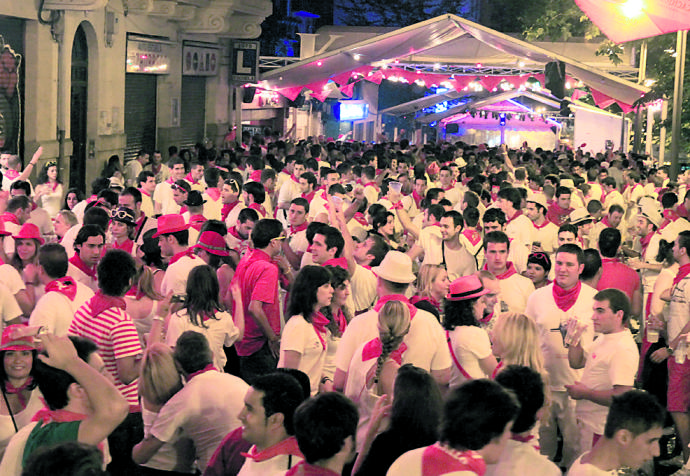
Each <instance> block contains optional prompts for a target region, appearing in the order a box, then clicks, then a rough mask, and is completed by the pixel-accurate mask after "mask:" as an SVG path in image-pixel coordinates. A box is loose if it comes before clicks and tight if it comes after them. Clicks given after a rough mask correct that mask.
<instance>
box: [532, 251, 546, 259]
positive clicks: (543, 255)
mask: <svg viewBox="0 0 690 476" xmlns="http://www.w3.org/2000/svg"><path fill="white" fill-rule="evenodd" d="M529 257H530V258H535V259H543V260H546V259H548V258H549V257H548V256H547V255H546V253H542V252H541V251H540V252H538V253H532V254H530V255H529Z"/></svg>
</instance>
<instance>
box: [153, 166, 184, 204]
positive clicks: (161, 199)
mask: <svg viewBox="0 0 690 476" xmlns="http://www.w3.org/2000/svg"><path fill="white" fill-rule="evenodd" d="M170 166H171V167H172V169H171V171H170V177H169V178H168V179H167V180H165V181H164V182H160V183H159V184H158V185H156V189H155V190H154V192H153V203H154V205H155V210H156V215H169V214H172V213H179V212H180V207H179V206H178V205H177V204H176V203H175V200H173V188H172V186H173V184H174V183H175V182H177V181H178V180H183V179H184V176H185V164H184V160H183V159H182V158H180V157H178V158H176V159H173V160H171V161H170Z"/></svg>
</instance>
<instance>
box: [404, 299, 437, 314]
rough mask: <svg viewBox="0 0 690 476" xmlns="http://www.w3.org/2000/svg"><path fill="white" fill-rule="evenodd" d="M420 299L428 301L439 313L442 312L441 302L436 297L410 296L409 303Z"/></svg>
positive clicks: (414, 302) (415, 302)
mask: <svg viewBox="0 0 690 476" xmlns="http://www.w3.org/2000/svg"><path fill="white" fill-rule="evenodd" d="M420 301H427V302H429V303H430V304H431V305H432V306H434V307H435V308H436V310H437V311H438V312H439V314H443V309H442V308H441V303H440V302H438V301H437V300H436V299H434V298H432V297H430V296H412V297H411V298H410V304H417V303H418V302H420ZM415 307H416V306H415Z"/></svg>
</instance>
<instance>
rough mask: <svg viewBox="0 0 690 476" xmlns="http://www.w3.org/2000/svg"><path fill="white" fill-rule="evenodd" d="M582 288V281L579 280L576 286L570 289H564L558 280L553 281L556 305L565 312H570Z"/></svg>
mask: <svg viewBox="0 0 690 476" xmlns="http://www.w3.org/2000/svg"><path fill="white" fill-rule="evenodd" d="M580 289H582V283H581V282H580V281H578V282H577V284H576V285H575V286H573V287H572V288H570V289H567V290H566V289H563V288H562V287H560V286H559V285H558V284H557V283H556V282H554V283H553V288H552V292H551V293H552V294H553V299H554V301H556V306H557V307H558V309H560V310H561V311H563V312H568V310H569V309H570V308H571V307H573V306H574V305H575V302H576V301H577V298H578V296H579V295H580Z"/></svg>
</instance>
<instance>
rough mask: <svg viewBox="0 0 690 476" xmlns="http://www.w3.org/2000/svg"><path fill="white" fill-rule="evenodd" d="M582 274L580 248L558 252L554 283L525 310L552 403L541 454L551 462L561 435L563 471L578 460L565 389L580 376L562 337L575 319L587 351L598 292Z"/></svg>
mask: <svg viewBox="0 0 690 476" xmlns="http://www.w3.org/2000/svg"><path fill="white" fill-rule="evenodd" d="M583 269H584V256H583V252H582V249H581V248H580V247H579V246H577V245H575V244H572V243H568V244H565V245H562V246H561V247H559V248H558V250H557V251H556V256H555V275H556V276H555V280H554V282H553V283H551V284H549V285H548V286H545V287H543V288H540V289H537V290H536V291H534V293H532V294H531V295H530V296H529V298H528V300H527V308H526V309H525V315H527V317H529V318H530V319H534V321H535V322H536V323H537V326H538V327H539V334H540V337H541V347H542V352H543V355H544V362H545V365H546V370H547V371H548V373H549V385H550V389H549V390H550V391H551V398H552V404H551V408H550V411H549V412H548V414H547V417H545V419H544V420H543V421H542V423H543V424H542V425H541V426H540V428H539V444H540V446H541V451H542V454H544V455H546V456H548V457H549V459H551V460H552V461H553V459H554V457H555V455H556V449H557V429H559V430H560V432H561V434H562V435H563V459H562V464H563V466H566V467H567V466H569V465H570V464H571V463H572V462H573V461H574V460H575V458H576V457H577V455H578V442H579V440H580V436H579V430H578V428H577V422H576V419H575V403H574V401H573V400H572V399H571V398H570V397H569V396H568V394H567V392H566V387H565V385H571V384H573V383H574V382H575V381H576V380H578V379H579V378H580V374H581V372H580V371H578V370H575V369H572V368H571V367H570V365H568V362H567V354H568V351H567V348H566V346H565V338H564V336H565V330H566V329H567V324H568V322H569V321H570V319H571V318H574V317H576V318H577V319H578V321H579V322H580V323H581V324H582V326H584V327H585V331H584V333H583V334H582V337H581V339H582V346H583V348H588V347H589V345H590V344H591V342H592V338H593V330H592V324H591V316H592V309H593V305H594V295H595V294H596V290H595V289H593V288H591V287H590V286H588V285H586V284H583V283H581V282H580V280H579V276H580V273H581V272H582V270H583Z"/></svg>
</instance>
